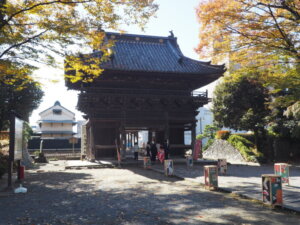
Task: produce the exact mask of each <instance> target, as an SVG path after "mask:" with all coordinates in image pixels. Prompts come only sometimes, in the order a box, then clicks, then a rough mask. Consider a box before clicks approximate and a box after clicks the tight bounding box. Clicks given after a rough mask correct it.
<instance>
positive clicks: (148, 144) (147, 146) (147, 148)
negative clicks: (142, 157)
mask: <svg viewBox="0 0 300 225" xmlns="http://www.w3.org/2000/svg"><path fill="white" fill-rule="evenodd" d="M150 150H151V145H150V142H149V141H148V142H147V145H146V152H147V156H150Z"/></svg>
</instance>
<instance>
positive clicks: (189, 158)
mask: <svg viewBox="0 0 300 225" xmlns="http://www.w3.org/2000/svg"><path fill="white" fill-rule="evenodd" d="M186 166H187V168H192V167H193V157H192V156H190V155H188V156H187V157H186Z"/></svg>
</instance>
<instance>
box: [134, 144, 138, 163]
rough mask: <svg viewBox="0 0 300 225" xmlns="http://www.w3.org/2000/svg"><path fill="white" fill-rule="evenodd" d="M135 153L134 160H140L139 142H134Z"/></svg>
mask: <svg viewBox="0 0 300 225" xmlns="http://www.w3.org/2000/svg"><path fill="white" fill-rule="evenodd" d="M133 154H134V160H138V158H139V146H138V143H137V142H135V143H134V146H133Z"/></svg>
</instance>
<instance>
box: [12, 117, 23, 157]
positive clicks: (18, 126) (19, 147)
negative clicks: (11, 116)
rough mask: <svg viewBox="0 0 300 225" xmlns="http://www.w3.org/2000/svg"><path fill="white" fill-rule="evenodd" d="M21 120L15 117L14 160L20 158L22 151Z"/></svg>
mask: <svg viewBox="0 0 300 225" xmlns="http://www.w3.org/2000/svg"><path fill="white" fill-rule="evenodd" d="M23 122H24V121H23V120H20V119H18V118H15V154H14V159H15V160H21V159H22V153H23Z"/></svg>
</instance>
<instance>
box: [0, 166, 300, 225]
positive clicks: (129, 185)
mask: <svg viewBox="0 0 300 225" xmlns="http://www.w3.org/2000/svg"><path fill="white" fill-rule="evenodd" d="M26 175H27V177H26V182H25V183H24V186H25V187H27V188H28V193H26V194H14V195H9V196H2V197H0V224H1V225H2V224H35V225H37V224H128V225H129V224H136V225H144V224H244V225H246V224H260V225H261V224H289V225H290V224H297V225H298V224H300V216H299V215H294V214H292V213H289V212H281V211H278V210H272V209H269V208H267V207H266V206H263V205H261V204H258V203H257V202H251V201H249V200H238V199H235V198H234V197H233V196H232V195H229V194H224V193H217V192H209V191H206V190H204V189H203V188H201V187H200V186H199V185H198V184H197V183H194V182H191V181H187V180H178V179H175V178H169V177H165V176H164V175H162V174H160V173H157V172H154V171H152V170H144V169H142V168H136V167H128V168H124V169H104V168H103V169H81V170H64V162H63V161H57V162H51V163H50V164H48V165H45V166H41V167H40V168H39V169H36V170H30V171H28V172H27V174H26Z"/></svg>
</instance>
